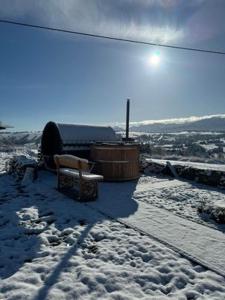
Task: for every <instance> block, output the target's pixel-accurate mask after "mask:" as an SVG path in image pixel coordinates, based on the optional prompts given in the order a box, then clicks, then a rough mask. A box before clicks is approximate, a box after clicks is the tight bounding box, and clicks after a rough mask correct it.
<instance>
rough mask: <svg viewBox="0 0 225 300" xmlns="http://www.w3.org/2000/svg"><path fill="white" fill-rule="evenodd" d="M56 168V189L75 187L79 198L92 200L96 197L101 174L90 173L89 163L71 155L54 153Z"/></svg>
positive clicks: (101, 177)
mask: <svg viewBox="0 0 225 300" xmlns="http://www.w3.org/2000/svg"><path fill="white" fill-rule="evenodd" d="M54 161H55V164H56V169H57V178H58V190H59V191H62V190H64V191H65V190H68V189H69V188H75V189H76V190H77V192H78V198H79V200H81V201H82V200H83V201H85V200H86V201H87V200H94V199H96V198H97V197H98V182H99V181H102V180H103V176H101V175H96V174H92V173H91V172H90V171H91V168H90V163H89V162H88V160H86V159H82V158H79V157H76V156H73V155H69V154H64V155H54Z"/></svg>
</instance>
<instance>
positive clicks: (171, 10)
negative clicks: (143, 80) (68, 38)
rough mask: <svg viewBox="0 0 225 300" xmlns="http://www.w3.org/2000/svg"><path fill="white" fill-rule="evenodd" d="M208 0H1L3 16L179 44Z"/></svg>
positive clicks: (84, 30) (1, 13)
mask: <svg viewBox="0 0 225 300" xmlns="http://www.w3.org/2000/svg"><path fill="white" fill-rule="evenodd" d="M204 1H205V0H189V1H183V0H116V1H112V0H85V1H84V0H48V1H46V0H39V1H35V0H14V1H13V0H12V1H8V0H1V10H0V16H1V17H5V18H10V19H16V20H23V21H29V22H32V23H36V24H40V23H41V24H43V25H48V26H55V27H63V28H67V29H74V30H76V31H83V32H90V33H95V34H102V35H110V36H111V35H112V36H117V37H118V36H119V37H122V38H133V39H140V40H146V41H152V42H161V43H162V42H163V43H169V42H174V43H175V42H177V41H179V40H180V39H182V38H183V36H184V28H183V25H184V23H185V22H186V20H187V19H188V18H190V16H192V15H193V13H194V12H195V11H196V10H198V9H199V7H201V6H202V5H203V3H204Z"/></svg>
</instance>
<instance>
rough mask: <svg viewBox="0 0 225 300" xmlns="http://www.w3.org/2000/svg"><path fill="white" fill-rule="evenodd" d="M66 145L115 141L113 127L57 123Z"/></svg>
mask: <svg viewBox="0 0 225 300" xmlns="http://www.w3.org/2000/svg"><path fill="white" fill-rule="evenodd" d="M56 126H57V127H58V130H59V134H60V137H61V139H62V141H63V143H64V144H69V143H74V142H87V141H88V142H90V141H101V142H102V141H115V140H116V134H115V132H114V130H113V129H112V128H111V127H106V126H91V125H78V124H61V123H56Z"/></svg>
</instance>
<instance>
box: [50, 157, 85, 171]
mask: <svg viewBox="0 0 225 300" xmlns="http://www.w3.org/2000/svg"><path fill="white" fill-rule="evenodd" d="M54 161H55V164H56V168H57V169H59V168H60V167H66V168H71V169H77V170H82V171H89V164H88V160H87V159H83V158H80V157H77V156H74V155H69V154H62V155H54Z"/></svg>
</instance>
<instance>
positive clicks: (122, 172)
mask: <svg viewBox="0 0 225 300" xmlns="http://www.w3.org/2000/svg"><path fill="white" fill-rule="evenodd" d="M91 159H92V160H94V161H95V162H96V163H97V169H98V172H99V173H100V174H102V175H103V176H104V178H105V180H110V181H123V180H132V179H136V178H138V177H139V147H138V145H93V146H92V147H91Z"/></svg>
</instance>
